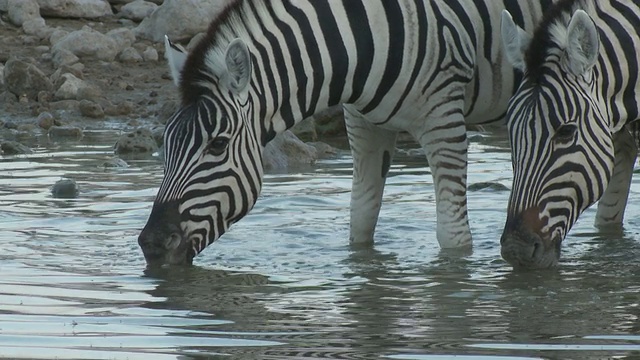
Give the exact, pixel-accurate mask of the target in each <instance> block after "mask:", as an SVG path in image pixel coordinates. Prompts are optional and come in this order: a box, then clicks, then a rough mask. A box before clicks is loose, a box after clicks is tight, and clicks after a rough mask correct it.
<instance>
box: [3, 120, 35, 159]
mask: <svg viewBox="0 0 640 360" xmlns="http://www.w3.org/2000/svg"><path fill="white" fill-rule="evenodd" d="M5 126H6V124H5ZM0 150H2V153H3V154H4V155H22V154H31V153H32V152H33V151H31V149H29V148H28V147H27V146H25V145H22V144H20V143H19V142H17V141H3V142H2V143H0Z"/></svg>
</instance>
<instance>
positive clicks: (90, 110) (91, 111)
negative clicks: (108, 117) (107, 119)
mask: <svg viewBox="0 0 640 360" xmlns="http://www.w3.org/2000/svg"><path fill="white" fill-rule="evenodd" d="M78 106H79V108H80V114H81V115H82V116H86V117H90V118H94V119H98V118H103V117H104V110H103V109H102V106H100V104H97V103H94V102H93V101H91V100H81V101H80V104H79V105H78Z"/></svg>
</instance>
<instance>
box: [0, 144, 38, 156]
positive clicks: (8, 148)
mask: <svg viewBox="0 0 640 360" xmlns="http://www.w3.org/2000/svg"><path fill="white" fill-rule="evenodd" d="M0 150H2V153H3V154H4V155H22V154H31V153H33V151H31V149H29V148H28V147H27V146H25V145H22V144H20V143H19V142H17V141H3V142H2V143H0Z"/></svg>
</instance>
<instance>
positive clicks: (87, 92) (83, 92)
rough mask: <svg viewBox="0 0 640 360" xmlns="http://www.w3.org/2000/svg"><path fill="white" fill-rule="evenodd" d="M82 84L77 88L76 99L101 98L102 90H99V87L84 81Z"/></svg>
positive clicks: (92, 99)
mask: <svg viewBox="0 0 640 360" xmlns="http://www.w3.org/2000/svg"><path fill="white" fill-rule="evenodd" d="M84 85H85V86H82V87H81V88H79V89H78V93H77V94H76V99H77V100H80V101H82V100H91V101H94V102H95V101H98V100H99V99H102V98H103V95H102V90H100V88H99V87H97V86H95V85H91V84H87V83H86V82H85V84H84Z"/></svg>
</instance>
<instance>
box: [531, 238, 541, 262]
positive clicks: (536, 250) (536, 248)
mask: <svg viewBox="0 0 640 360" xmlns="http://www.w3.org/2000/svg"><path fill="white" fill-rule="evenodd" d="M543 251H544V246H542V240H540V239H536V240H535V241H534V242H533V251H532V252H531V258H532V259H536V258H538V257H539V256H540V255H542V252H543Z"/></svg>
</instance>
